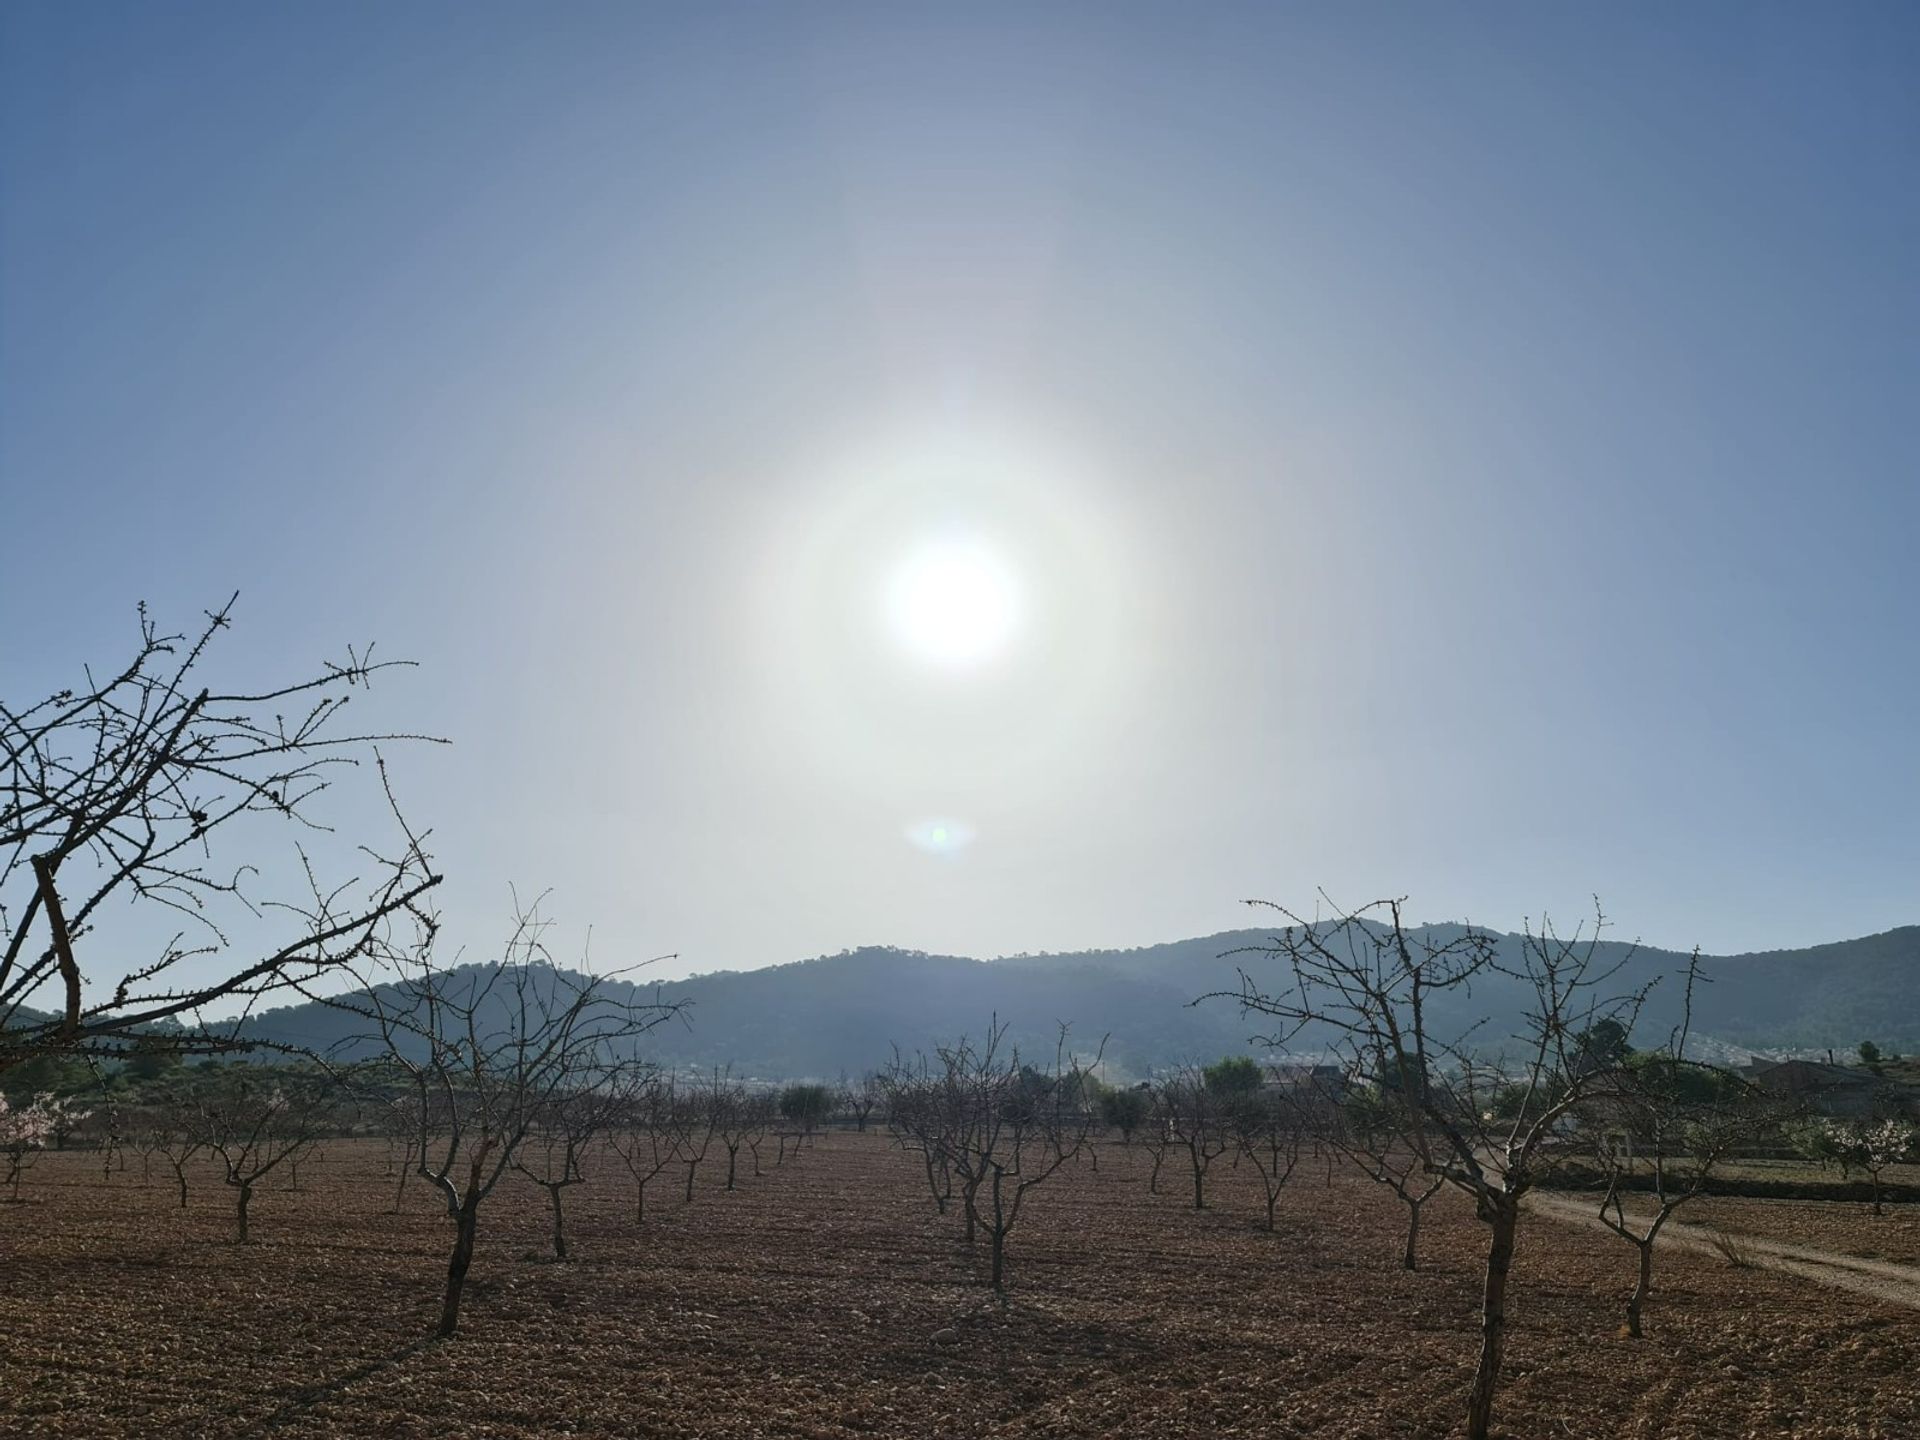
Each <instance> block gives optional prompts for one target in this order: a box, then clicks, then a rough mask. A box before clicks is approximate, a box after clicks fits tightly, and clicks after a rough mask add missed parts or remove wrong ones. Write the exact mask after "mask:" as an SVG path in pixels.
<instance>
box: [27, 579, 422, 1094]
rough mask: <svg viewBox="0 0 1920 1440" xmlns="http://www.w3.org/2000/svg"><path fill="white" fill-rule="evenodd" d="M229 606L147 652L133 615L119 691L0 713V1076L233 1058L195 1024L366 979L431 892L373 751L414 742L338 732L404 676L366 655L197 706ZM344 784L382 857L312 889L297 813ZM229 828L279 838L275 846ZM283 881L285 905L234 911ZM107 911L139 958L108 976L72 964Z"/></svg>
mask: <svg viewBox="0 0 1920 1440" xmlns="http://www.w3.org/2000/svg"><path fill="white" fill-rule="evenodd" d="M233 603H234V602H233V600H232V599H229V600H228V601H227V603H226V604H225V605H223V606H221V607H220V608H219V609H218V610H215V611H211V612H209V613H208V614H207V616H206V619H205V622H204V623H203V624H202V626H201V627H200V628H199V630H198V631H197V632H196V633H194V634H193V635H191V636H188V635H185V634H170V633H166V632H163V631H162V630H161V629H160V628H159V627H158V626H157V625H156V624H155V623H154V621H153V620H152V619H150V618H149V616H148V615H147V612H146V608H145V607H144V606H142V607H141V610H140V631H139V642H138V644H137V645H136V646H135V648H134V654H133V657H132V659H131V660H130V661H128V662H127V663H126V664H125V665H123V666H122V667H121V668H119V669H118V670H116V671H114V672H113V673H111V674H109V675H107V676H105V677H104V678H102V677H99V676H96V675H95V674H94V673H93V671H91V670H88V671H87V672H86V674H85V679H84V683H83V684H82V685H81V686H80V687H79V688H77V689H65V690H60V691H57V692H56V693H54V694H52V695H49V696H47V697H46V698H45V699H43V700H39V701H35V702H30V703H26V704H22V705H16V704H12V703H8V702H6V701H4V700H0V1069H4V1068H6V1067H7V1066H9V1065H11V1064H14V1063H17V1062H18V1061H20V1060H23V1059H26V1058H29V1057H31V1056H33V1055H35V1054H40V1053H45V1052H46V1051H48V1050H50V1049H63V1050H68V1051H78V1052H81V1053H85V1054H94V1055H118V1054H120V1053H122V1052H123V1051H125V1050H126V1049H127V1048H128V1046H129V1045H130V1044H131V1041H132V1038H133V1036H134V1034H135V1033H136V1032H142V1031H145V1032H146V1033H148V1034H149V1035H152V1034H155V1033H164V1035H165V1037H166V1038H167V1039H168V1041H169V1043H172V1044H173V1045H175V1046H176V1047H177V1048H180V1049H186V1050H199V1051H217V1050H221V1049H229V1048H233V1047H234V1046H235V1044H236V1041H235V1039H234V1034H235V1031H234V1029H233V1028H232V1027H215V1026H213V1025H211V1024H208V1023H203V1022H202V1018H201V1016H202V1011H203V1010H205V1009H207V1008H208V1007H216V1008H229V1009H231V1008H239V1009H245V1008H247V1007H250V1006H252V1005H253V1004H255V1003H257V1001H258V1000H259V998H260V997H261V996H264V995H268V994H272V993H274V992H276V991H281V990H284V989H285V988H287V987H289V986H292V985H296V984H298V983H300V982H303V981H307V980H311V979H313V978H314V977H316V976H318V975H320V974H322V973H324V972H326V971H329V970H333V969H337V968H340V967H343V966H350V965H351V964H352V963H353V962H354V961H355V960H358V959H362V958H365V957H366V956H368V955H369V954H370V953H372V951H373V949H374V948H375V947H376V945H377V944H378V943H379V940H380V935H381V932H382V930H383V928H384V927H385V926H386V924H387V923H388V922H389V920H390V919H392V918H393V917H395V916H396V915H397V914H399V913H400V912H403V911H406V910H409V909H411V908H413V907H416V906H417V905H418V904H419V902H420V900H421V898H422V896H424V895H425V894H426V892H427V891H428V890H430V889H432V888H433V886H435V885H437V884H438V883H439V881H440V877H439V875H438V874H437V873H436V872H435V871H434V870H433V868H432V865H431V863H430V861H429V858H428V856H427V854H426V852H425V850H424V848H423V846H422V840H423V838H424V837H423V836H421V835H418V834H416V833H415V832H414V831H412V830H411V829H410V828H409V827H408V826H407V825H406V823H405V822H404V820H402V819H401V818H400V815H399V811H398V808H397V806H394V805H393V797H392V791H391V789H390V788H389V787H388V785H387V777H386V769H385V765H384V762H383V761H382V760H381V758H380V754H379V751H378V749H377V747H378V746H379V745H380V744H381V743H383V742H390V741H400V740H428V739H430V738H431V737H428V736H423V735H408V734H400V733H390V732H374V731H365V730H356V729H353V728H351V727H349V726H348V725H347V724H346V721H345V714H344V712H345V711H346V707H347V704H348V702H349V700H350V699H351V698H352V697H353V692H355V691H356V690H365V689H366V688H367V687H368V686H369V685H371V683H372V681H373V679H374V677H375V676H376V675H380V674H383V673H385V672H387V671H390V670H392V669H394V668H396V667H399V666H404V665H406V664H408V663H410V662H406V661H390V660H381V661H375V660H374V659H373V658H372V657H373V647H372V646H368V647H367V648H366V649H365V650H364V651H355V650H352V649H349V650H348V652H347V658H346V661H345V663H341V664H334V663H327V664H324V665H322V666H321V667H320V668H319V669H318V671H317V672H311V673H309V674H307V675H306V676H304V677H301V678H297V679H293V680H288V681H282V682H276V683H269V684H266V685H263V686H259V687H245V686H240V687H232V688H228V687H227V686H226V684H224V683H223V685H222V687H221V688H216V687H215V686H214V685H213V684H212V683H209V682H208V680H207V677H206V675H205V672H206V671H207V669H208V668H209V666H210V664H211V661H210V652H211V650H212V647H213V644H214V641H215V639H216V637H218V636H219V635H220V633H221V632H222V631H224V630H226V629H227V628H228V626H229V625H230V624H231V617H232V611H233ZM355 771H360V772H362V774H363V775H365V774H366V772H372V773H373V774H374V775H375V776H377V780H378V784H379V786H380V793H381V794H383V796H384V799H385V801H386V803H387V805H388V808H389V809H390V810H391V811H392V813H393V818H394V821H395V826H396V834H395V838H394V840H393V841H392V842H391V844H390V845H389V846H387V847H386V848H385V849H384V850H382V849H375V848H374V847H372V846H369V845H362V846H360V847H359V849H358V851H357V856H358V862H357V863H356V864H355V865H354V866H353V867H352V868H353V870H354V871H355V872H356V873H351V874H345V875H331V874H329V875H324V876H323V874H322V870H323V868H324V867H323V866H322V864H321V863H320V862H319V861H318V860H316V858H315V857H314V855H313V853H312V850H313V847H312V846H310V844H308V843H303V837H305V838H307V839H309V840H310V839H311V838H315V837H319V836H323V835H326V834H329V833H330V832H328V830H327V827H326V826H325V825H324V824H323V823H322V822H321V820H320V819H319V817H318V814H317V806H316V802H317V801H318V800H319V798H320V796H321V795H322V794H323V793H324V792H325V791H326V790H328V789H329V788H331V787H332V786H334V785H335V784H336V783H337V782H338V781H339V780H341V779H344V778H347V777H348V776H350V775H352V774H353V773H354V772H355ZM243 821H260V822H273V821H277V822H279V825H280V827H281V828H282V829H285V828H289V827H290V828H291V829H292V831H293V832H294V838H293V841H292V844H291V846H290V847H288V846H286V842H285V840H284V838H283V839H281V840H279V841H275V840H274V839H273V838H272V834H271V827H270V826H269V827H267V828H264V829H263V827H262V825H261V824H259V823H248V824H239V823H237V822H243ZM229 829H232V830H233V832H234V833H233V834H232V835H230V836H227V837H226V839H227V841H228V843H227V844H225V845H219V846H217V845H216V843H215V841H216V837H217V836H219V835H220V833H221V832H225V831H228V830H229ZM276 846H278V847H279V848H273V847H276ZM326 848H328V849H338V848H339V846H338V845H337V844H331V845H329V846H327V847H326ZM269 849H272V850H273V854H274V855H275V856H277V858H276V859H274V860H273V861H272V863H271V864H269V855H268V851H269ZM335 863H336V864H337V863H338V859H337V857H335ZM283 870H284V871H290V872H292V873H293V874H295V875H297V877H298V878H297V879H296V880H294V881H293V882H292V883H294V884H295V885H297V886H298V890H297V892H296V893H293V894H268V895H263V894H255V893H254V890H255V887H256V886H259V885H263V884H265V885H272V884H274V883H276V882H277V881H278V878H279V875H278V872H280V871H283ZM109 902H118V903H119V904H120V905H122V906H123V907H124V906H126V905H128V904H131V905H132V906H133V907H134V908H135V910H136V912H137V914H136V917H135V920H136V922H137V923H136V925H135V928H134V929H132V931H131V932H127V931H125V929H124V927H125V925H126V921H125V920H124V919H115V920H114V921H113V925H114V930H115V939H116V941H118V940H120V938H121V936H122V935H123V934H124V933H131V934H132V936H133V939H132V942H131V943H132V944H133V945H134V946H136V947H147V948H145V949H144V951H141V950H136V952H135V956H134V958H133V959H132V960H131V961H127V962H122V961H121V960H119V959H118V958H117V957H118V956H119V955H120V954H123V953H125V947H124V944H116V945H114V946H112V947H107V946H104V945H103V946H100V947H98V948H96V947H94V946H90V945H89V943H88V941H89V939H90V938H91V937H93V936H94V935H95V932H96V931H97V930H98V928H99V927H100V926H101V924H102V923H103V922H104V921H105V920H106V919H107V906H108V905H109ZM162 927H164V928H162ZM109 948H111V951H112V953H113V954H114V955H115V957H116V958H114V959H111V960H109V959H107V958H105V957H104V956H103V954H102V953H100V952H101V951H103V950H108V949H109ZM162 1023H164V1024H165V1025H166V1027H167V1028H166V1029H165V1030H164V1032H154V1031H152V1030H151V1028H150V1027H153V1026H155V1025H156V1024H162ZM176 1025H177V1026H178V1027H179V1028H178V1029H174V1028H172V1027H173V1026H176Z"/></svg>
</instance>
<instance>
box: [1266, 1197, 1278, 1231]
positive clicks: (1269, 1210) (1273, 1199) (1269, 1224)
mask: <svg viewBox="0 0 1920 1440" xmlns="http://www.w3.org/2000/svg"><path fill="white" fill-rule="evenodd" d="M1279 1202H1280V1192H1279V1191H1278V1190H1272V1191H1269V1192H1268V1193H1267V1229H1268V1230H1269V1231H1271V1230H1272V1229H1273V1207H1274V1206H1275V1205H1277V1204H1278V1203H1279Z"/></svg>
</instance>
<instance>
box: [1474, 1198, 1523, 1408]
mask: <svg viewBox="0 0 1920 1440" xmlns="http://www.w3.org/2000/svg"><path fill="white" fill-rule="evenodd" d="M1482 1213H1483V1214H1485V1215H1486V1216H1487V1223H1488V1224H1489V1225H1490V1226H1491V1227H1492V1231H1493V1236H1492V1239H1491V1240H1490V1241H1489V1242H1488V1245H1487V1288H1486V1296H1485V1299H1484V1300H1483V1302H1482V1304H1481V1309H1480V1367H1479V1369H1478V1370H1477V1371H1476V1372H1475V1374H1474V1377H1473V1389H1472V1390H1471V1391H1470V1392H1469V1393H1468V1396H1467V1440H1487V1437H1488V1435H1489V1434H1491V1433H1492V1426H1493V1394H1494V1388H1495V1387H1496V1386H1497V1385H1498V1384H1499V1383H1500V1357H1501V1355H1502V1353H1503V1352H1504V1351H1505V1349H1506V1340H1507V1272H1508V1270H1509V1269H1511V1268H1512V1266H1513V1232H1514V1229H1515V1227H1516V1226H1517V1224H1518V1223H1519V1219H1520V1198H1519V1196H1517V1195H1510V1194H1507V1193H1505V1192H1504V1191H1503V1192H1500V1193H1498V1194H1495V1195H1493V1196H1491V1197H1488V1198H1486V1199H1485V1200H1484V1201H1483V1207H1482Z"/></svg>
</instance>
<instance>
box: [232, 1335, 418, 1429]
mask: <svg viewBox="0 0 1920 1440" xmlns="http://www.w3.org/2000/svg"><path fill="white" fill-rule="evenodd" d="M440 1343H441V1337H440V1336H438V1335H425V1336H422V1337H421V1338H420V1339H418V1340H409V1341H408V1342H407V1343H406V1344H405V1345H402V1346H401V1347H400V1348H399V1349H398V1350H394V1351H392V1352H390V1353H389V1354H386V1355H381V1356H377V1357H376V1358H374V1359H372V1360H368V1361H366V1362H364V1363H363V1364H360V1365H356V1366H355V1367H354V1368H353V1369H351V1370H349V1371H347V1372H346V1373H345V1374H344V1375H336V1376H334V1378H333V1379H331V1380H322V1381H320V1382H319V1383H318V1384H314V1385H302V1386H301V1387H300V1388H299V1389H297V1390H295V1391H294V1392H293V1393H292V1394H290V1395H289V1396H288V1397H287V1398H286V1399H285V1400H283V1401H281V1403H280V1405H279V1407H278V1408H277V1409H275V1410H274V1411H272V1412H271V1413H270V1414H267V1415H263V1416H261V1417H260V1418H259V1419H258V1420H256V1421H254V1422H253V1423H252V1424H251V1425H248V1426H246V1427H244V1428H243V1429H241V1430H238V1431H236V1432H235V1434H237V1435H265V1434H268V1433H269V1432H271V1431H274V1430H277V1429H279V1428H280V1427H281V1426H282V1425H286V1424H288V1423H290V1422H291V1421H294V1420H297V1419H299V1418H300V1417H301V1416H302V1415H304V1414H306V1413H307V1411H309V1410H311V1409H312V1408H313V1407H314V1406H315V1405H318V1404H319V1403H320V1402H321V1401H323V1400H330V1399H332V1398H333V1397H334V1396H336V1395H339V1394H341V1393H342V1392H343V1391H346V1390H348V1389H351V1388H352V1387H353V1386H355V1385H358V1384H359V1383H360V1382H361V1381H362V1380H371V1379H372V1378H373V1377H374V1376H375V1375H379V1374H381V1373H383V1372H384V1371H387V1370H391V1369H392V1368H393V1367H394V1366H396V1365H398V1364H401V1363H402V1362H403V1361H407V1360H411V1359H412V1358H413V1357H414V1356H416V1355H418V1354H420V1353H421V1352H422V1351H425V1350H430V1349H432V1348H433V1347H434V1346H436V1345H438V1344H440Z"/></svg>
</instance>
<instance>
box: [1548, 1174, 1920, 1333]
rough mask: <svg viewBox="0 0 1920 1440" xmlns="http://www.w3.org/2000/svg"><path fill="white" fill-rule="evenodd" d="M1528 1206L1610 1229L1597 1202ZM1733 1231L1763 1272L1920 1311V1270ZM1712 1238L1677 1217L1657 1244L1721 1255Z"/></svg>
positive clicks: (1556, 1200)
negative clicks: (1796, 1277) (1773, 1272)
mask: <svg viewBox="0 0 1920 1440" xmlns="http://www.w3.org/2000/svg"><path fill="white" fill-rule="evenodd" d="M1525 1204H1526V1208H1527V1209H1529V1210H1531V1211H1533V1212H1534V1213H1535V1214H1538V1215H1546V1216H1550V1217H1551V1218H1553V1219H1555V1220H1563V1221H1566V1222H1568V1223H1569V1224H1574V1225H1587V1226H1591V1227H1592V1228H1594V1229H1596V1230H1601V1229H1605V1228H1606V1227H1605V1226H1603V1225H1602V1224H1601V1223H1600V1219H1599V1216H1598V1215H1597V1213H1596V1210H1597V1204H1598V1202H1596V1201H1588V1200H1574V1199H1570V1198H1569V1197H1567V1196H1565V1195H1552V1194H1548V1193H1545V1192H1543V1191H1539V1190H1535V1191H1533V1192H1531V1193H1529V1194H1528V1196H1527V1198H1526V1201H1525ZM1681 1213H1682V1214H1684V1213H1685V1212H1684V1211H1682V1212H1681ZM1627 1216H1628V1219H1629V1220H1630V1221H1636V1222H1637V1221H1639V1220H1641V1219H1642V1218H1643V1217H1642V1216H1640V1215H1638V1214H1636V1213H1635V1212H1633V1211H1631V1210H1630V1211H1628V1212H1627ZM1732 1233H1734V1234H1736V1235H1737V1236H1738V1237H1739V1240H1740V1244H1741V1247H1742V1248H1743V1249H1744V1250H1745V1251H1746V1252H1747V1253H1748V1254H1749V1255H1751V1256H1752V1257H1753V1263H1754V1264H1755V1265H1758V1266H1760V1267H1761V1268H1762V1269H1766V1270H1778V1271H1780V1272H1781V1273H1782V1274H1786V1275H1794V1276H1798V1277H1799V1278H1800V1279H1802V1280H1811V1281H1813V1282H1814V1283H1815V1284H1817V1285H1827V1286H1830V1287H1832V1288H1833V1289H1835V1290H1851V1291H1852V1292H1854V1293H1855V1294H1856V1295H1865V1296H1868V1297H1869V1298H1871V1299H1874V1300H1881V1301H1885V1302H1887V1303H1888V1304H1892V1305H1908V1306H1911V1307H1913V1308H1914V1309H1920V1268H1916V1267H1914V1266H1911V1265H1895V1264H1892V1263H1891V1262H1889V1261H1886V1260H1863V1259H1860V1258H1859V1257H1857V1256H1853V1255H1842V1254H1840V1253H1838V1252H1837V1251H1833V1250H1817V1249H1813V1248H1811V1247H1809V1246H1806V1245H1792V1244H1789V1243H1788V1242H1786V1241H1784V1240H1769V1239H1767V1238H1766V1237H1765V1236H1761V1235H1754V1234H1751V1233H1749V1232H1747V1231H1736V1232H1732ZM1712 1237H1713V1231H1712V1230H1711V1229H1709V1228H1708V1227H1707V1226H1704V1225H1690V1224H1687V1223H1686V1222H1685V1221H1683V1220H1679V1219H1673V1220H1669V1221H1668V1222H1667V1223H1666V1226H1665V1228H1664V1229H1662V1230H1661V1232H1660V1239H1659V1240H1658V1241H1657V1242H1656V1244H1658V1245H1673V1246H1676V1247H1678V1248H1680V1249H1682V1250H1697V1251H1703V1252H1706V1253H1709V1254H1712V1253H1717V1251H1716V1250H1715V1247H1714V1243H1713V1238H1712Z"/></svg>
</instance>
